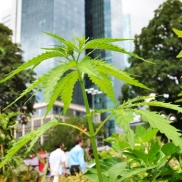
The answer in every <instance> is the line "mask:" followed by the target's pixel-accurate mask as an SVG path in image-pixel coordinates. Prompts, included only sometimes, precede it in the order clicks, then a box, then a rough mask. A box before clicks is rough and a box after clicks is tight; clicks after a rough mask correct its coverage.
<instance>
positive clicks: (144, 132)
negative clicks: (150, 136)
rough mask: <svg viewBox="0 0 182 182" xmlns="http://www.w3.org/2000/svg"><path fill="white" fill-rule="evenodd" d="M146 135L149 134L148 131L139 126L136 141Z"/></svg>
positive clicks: (136, 131)
mask: <svg viewBox="0 0 182 182" xmlns="http://www.w3.org/2000/svg"><path fill="white" fill-rule="evenodd" d="M146 133H147V130H146V129H145V128H144V127H143V126H140V125H139V126H137V127H136V130H135V136H136V139H139V138H141V137H142V136H143V135H145V134H146Z"/></svg>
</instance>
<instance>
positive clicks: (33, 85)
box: [4, 75, 46, 110]
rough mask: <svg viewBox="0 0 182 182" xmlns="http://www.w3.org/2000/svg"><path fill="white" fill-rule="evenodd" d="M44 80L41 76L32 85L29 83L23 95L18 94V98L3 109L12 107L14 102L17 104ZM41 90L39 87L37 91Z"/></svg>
mask: <svg viewBox="0 0 182 182" xmlns="http://www.w3.org/2000/svg"><path fill="white" fill-rule="evenodd" d="M45 79H46V78H45V77H44V75H43V76H41V77H39V78H37V80H35V81H34V82H33V83H31V84H30V85H29V86H28V88H27V89H26V90H24V91H23V93H21V94H20V96H19V97H18V98H17V99H16V100H15V101H13V102H12V103H10V104H9V105H8V106H7V107H6V108H4V110H5V109H7V108H8V107H10V106H11V105H13V104H14V103H15V102H17V101H18V100H19V99H21V98H22V97H23V96H25V95H26V94H27V93H29V92H30V91H31V90H33V89H35V88H36V87H37V86H38V85H40V84H41V83H42V82H43V81H44V80H45ZM41 88H42V85H41V86H40V88H39V89H41Z"/></svg>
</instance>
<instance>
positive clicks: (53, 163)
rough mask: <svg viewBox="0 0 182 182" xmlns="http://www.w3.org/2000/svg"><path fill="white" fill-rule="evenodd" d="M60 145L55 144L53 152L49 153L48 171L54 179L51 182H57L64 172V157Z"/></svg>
mask: <svg viewBox="0 0 182 182" xmlns="http://www.w3.org/2000/svg"><path fill="white" fill-rule="evenodd" d="M62 147H63V146H62V144H61V143H56V144H55V148H56V150H54V151H53V152H51V154H50V157H49V164H50V171H51V177H54V180H53V182H58V181H59V176H60V175H63V174H64V173H65V174H67V172H66V155H65V153H64V151H63V150H62Z"/></svg>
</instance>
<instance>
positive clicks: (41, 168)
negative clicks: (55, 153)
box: [39, 150, 46, 172]
mask: <svg viewBox="0 0 182 182" xmlns="http://www.w3.org/2000/svg"><path fill="white" fill-rule="evenodd" d="M41 154H46V153H45V152H44V151H43V150H41V151H40V152H39V155H40V156H41ZM41 159H42V161H45V160H46V158H42V157H41ZM44 166H45V164H44V163H42V162H41V161H40V160H39V171H40V172H43V169H44Z"/></svg>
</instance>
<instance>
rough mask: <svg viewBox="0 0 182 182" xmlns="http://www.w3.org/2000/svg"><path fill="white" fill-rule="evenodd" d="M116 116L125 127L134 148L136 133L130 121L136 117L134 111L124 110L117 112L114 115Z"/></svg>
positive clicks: (118, 121) (121, 125) (118, 122)
mask: <svg viewBox="0 0 182 182" xmlns="http://www.w3.org/2000/svg"><path fill="white" fill-rule="evenodd" d="M114 116H115V117H116V123H117V124H118V125H119V126H120V127H121V128H123V129H124V131H125V133H126V135H127V139H128V141H129V144H130V147H131V148H132V149H133V148H134V145H135V135H134V133H133V131H132V130H131V129H130V123H131V122H132V121H133V119H134V115H133V113H132V112H129V111H127V112H125V111H122V112H120V113H118V112H117V114H116V115H114Z"/></svg>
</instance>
